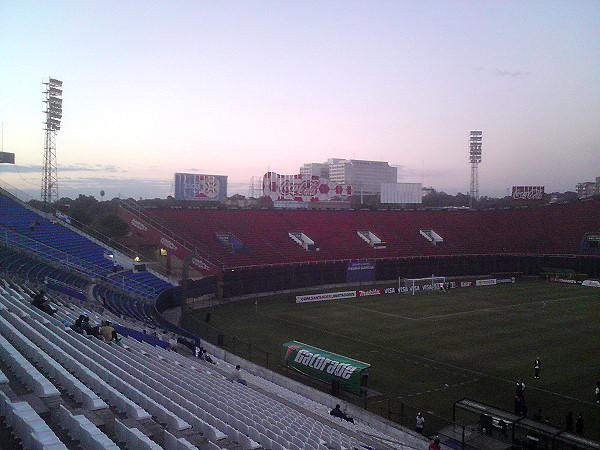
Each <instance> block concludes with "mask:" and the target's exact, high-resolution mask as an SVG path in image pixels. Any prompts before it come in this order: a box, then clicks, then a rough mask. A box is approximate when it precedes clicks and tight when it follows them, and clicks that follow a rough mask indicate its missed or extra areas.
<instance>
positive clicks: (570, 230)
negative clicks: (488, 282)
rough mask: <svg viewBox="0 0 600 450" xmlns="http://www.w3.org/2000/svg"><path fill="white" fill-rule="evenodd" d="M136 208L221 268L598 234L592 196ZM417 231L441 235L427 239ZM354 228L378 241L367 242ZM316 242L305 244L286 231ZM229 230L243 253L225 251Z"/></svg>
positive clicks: (511, 246)
mask: <svg viewBox="0 0 600 450" xmlns="http://www.w3.org/2000/svg"><path fill="white" fill-rule="evenodd" d="M144 213H145V214H146V215H148V216H150V217H151V218H152V219H154V220H155V221H157V222H159V223H162V224H163V225H164V226H165V227H167V228H169V229H171V230H172V231H173V232H175V233H176V234H177V235H179V236H181V237H183V238H185V239H187V240H189V241H191V242H195V243H197V244H198V245H199V246H200V247H201V248H202V249H204V250H205V251H206V252H208V254H210V255H213V256H214V257H215V258H216V259H218V260H220V261H222V262H223V264H224V267H225V268H236V267H248V266H264V265H270V264H288V263H303V262H317V261H340V260H358V259H368V260H375V259H390V258H402V257H410V256H427V255H432V256H445V255H469V254H473V255H478V254H507V253H510V254H550V255H552V254H563V255H566V254H578V253H579V246H580V242H581V240H582V238H583V236H584V235H585V234H586V233H599V234H600V201H598V200H591V201H579V202H573V203H568V204H560V205H549V206H544V207H537V208H523V209H505V210H494V211H469V210H464V211H463V210H457V211H454V210H453V211H425V210H424V211H327V210H323V211H313V210H309V211H306V210H200V209H189V210H182V209H176V210H172V209H147V210H145V211H144ZM421 230H431V231H433V232H434V233H435V235H437V236H439V237H440V238H441V241H439V242H436V243H435V245H434V243H433V242H431V240H429V239H427V238H426V237H424V236H423V235H422V233H421ZM357 231H370V232H372V233H373V234H374V235H376V236H377V237H378V238H379V239H381V240H382V241H383V242H385V244H386V247H385V248H373V247H372V246H370V245H369V244H368V243H367V242H366V241H365V240H364V239H362V238H361V237H360V236H359V235H358V234H357ZM291 232H300V233H303V234H304V235H305V236H307V237H308V238H310V239H311V240H312V241H314V242H315V244H316V245H317V246H318V248H319V250H318V251H307V250H305V249H304V248H303V247H302V246H301V245H299V244H298V243H297V242H295V241H294V240H293V239H292V238H291V237H290V235H289V233H291ZM219 233H226V234H230V235H232V236H234V237H235V239H236V240H238V241H239V242H240V243H241V244H243V246H244V247H245V249H247V252H241V253H236V252H232V251H230V250H229V249H228V248H227V247H226V246H224V245H223V243H222V242H221V241H220V240H219V238H218V237H217V234H219Z"/></svg>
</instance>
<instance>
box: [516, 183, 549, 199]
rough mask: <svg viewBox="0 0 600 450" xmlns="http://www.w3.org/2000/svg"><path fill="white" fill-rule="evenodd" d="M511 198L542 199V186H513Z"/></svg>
mask: <svg viewBox="0 0 600 450" xmlns="http://www.w3.org/2000/svg"><path fill="white" fill-rule="evenodd" d="M512 199H513V200H516V201H525V202H532V201H540V200H544V186H513V187H512Z"/></svg>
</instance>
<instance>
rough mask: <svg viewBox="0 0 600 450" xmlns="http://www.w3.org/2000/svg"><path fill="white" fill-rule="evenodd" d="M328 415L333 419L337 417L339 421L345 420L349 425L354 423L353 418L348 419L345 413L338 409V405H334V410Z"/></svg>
mask: <svg viewBox="0 0 600 450" xmlns="http://www.w3.org/2000/svg"><path fill="white" fill-rule="evenodd" d="M329 414H331V415H332V416H334V417H339V418H340V419H344V420H347V421H348V422H350V423H354V418H352V417H348V416H347V415H346V413H345V412H344V411H342V410H341V409H340V405H335V408H333V409H332V410H331V411H329Z"/></svg>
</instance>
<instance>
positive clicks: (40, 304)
mask: <svg viewBox="0 0 600 450" xmlns="http://www.w3.org/2000/svg"><path fill="white" fill-rule="evenodd" d="M31 305H32V306H35V307H36V308H38V309H39V310H41V311H44V312H45V313H47V314H50V315H53V314H55V313H56V312H57V311H58V310H57V309H56V306H54V305H53V304H52V303H51V302H50V301H49V300H48V299H47V298H46V293H45V292H44V291H43V290H42V291H39V292H38V293H37V294H35V295H34V296H33V301H32V302H31Z"/></svg>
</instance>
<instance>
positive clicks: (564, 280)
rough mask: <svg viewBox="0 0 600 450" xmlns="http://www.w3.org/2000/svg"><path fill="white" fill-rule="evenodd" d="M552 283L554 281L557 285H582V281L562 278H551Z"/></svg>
mask: <svg viewBox="0 0 600 450" xmlns="http://www.w3.org/2000/svg"><path fill="white" fill-rule="evenodd" d="M550 281H553V282H555V283H567V284H577V283H581V281H577V280H575V279H573V278H560V277H550Z"/></svg>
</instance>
